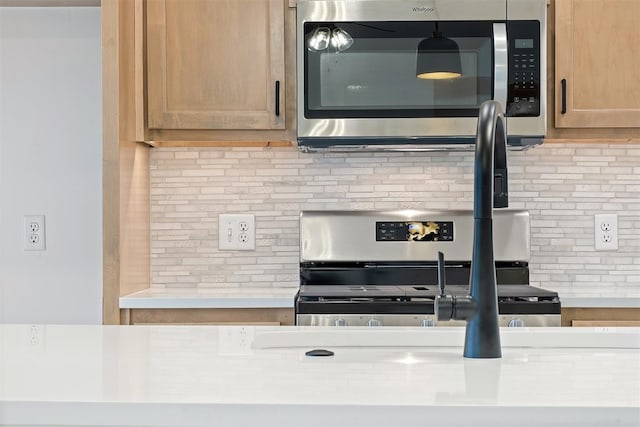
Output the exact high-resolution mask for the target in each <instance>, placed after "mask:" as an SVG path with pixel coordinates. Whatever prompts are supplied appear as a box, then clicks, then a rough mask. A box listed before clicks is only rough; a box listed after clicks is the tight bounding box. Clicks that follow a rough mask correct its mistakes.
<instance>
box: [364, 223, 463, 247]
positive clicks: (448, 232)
mask: <svg viewBox="0 0 640 427" xmlns="http://www.w3.org/2000/svg"><path fill="white" fill-rule="evenodd" d="M376 241H377V242H453V221H404V222H376Z"/></svg>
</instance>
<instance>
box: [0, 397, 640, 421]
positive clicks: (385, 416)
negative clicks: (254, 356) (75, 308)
mask: <svg viewBox="0 0 640 427" xmlns="http://www.w3.org/2000/svg"><path fill="white" fill-rule="evenodd" d="M461 407H463V408H464V411H461V410H460V409H461ZM248 409H251V410H248ZM0 410H1V411H2V413H3V419H2V420H1V421H0V425H12V424H24V423H27V424H34V425H43V424H46V423H52V422H53V423H63V424H65V425H68V426H80V425H87V424H91V423H94V422H100V423H101V424H104V423H107V424H108V425H142V424H144V425H149V426H154V425H156V426H163V427H174V426H175V427H178V426H180V427H182V426H184V425H185V423H188V424H189V425H190V426H192V427H200V426H202V427H204V426H210V425H211V424H210V423H211V420H212V419H216V420H218V421H217V422H216V425H217V426H219V427H226V426H234V427H243V426H247V427H248V426H251V427H253V426H255V425H259V423H260V422H261V421H264V420H265V419H268V420H269V424H270V425H279V426H282V427H289V426H291V427H293V426H299V425H300V420H301V419H307V421H306V425H307V426H308V427H320V426H326V425H332V426H334V427H342V426H352V425H367V426H370V427H382V426H387V425H402V426H405V427H418V426H423V425H424V422H425V420H429V421H430V422H437V423H443V424H441V425H447V426H451V427H463V426H464V427H467V426H468V425H469V419H473V420H475V421H476V422H480V423H490V424H491V425H494V426H496V427H507V426H511V425H513V419H514V417H516V418H517V419H518V420H519V424H518V425H519V426H521V427H534V426H539V425H550V424H553V425H574V424H575V423H576V421H580V425H581V427H599V426H602V425H610V424H608V423H612V422H614V421H615V424H616V425H617V426H620V427H632V426H633V427H635V426H636V425H637V422H638V419H639V417H640V410H639V409H638V408H630V407H624V406H621V407H611V406H600V407H593V406H590V407H575V406H560V405H559V406H536V405H532V406H493V405H491V403H490V402H487V405H481V406H478V405H425V406H415V405H397V404H394V405H385V406H380V405H377V406H372V405H365V404H352V405H335V404H318V405H315V404H302V403H301V404H299V405H292V404H277V403H276V404H270V403H246V404H238V403H207V402H181V403H176V402H69V401H64V402H28V401H25V402H1V401H0ZM187 414H188V416H186V415H187ZM565 423H566V424H565Z"/></svg>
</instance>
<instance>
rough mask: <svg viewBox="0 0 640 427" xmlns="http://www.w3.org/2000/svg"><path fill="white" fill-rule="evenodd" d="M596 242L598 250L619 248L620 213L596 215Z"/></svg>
mask: <svg viewBox="0 0 640 427" xmlns="http://www.w3.org/2000/svg"><path fill="white" fill-rule="evenodd" d="M593 231H594V234H593V235H594V240H595V241H594V243H595V248H596V250H597V251H615V250H616V249H618V215H617V214H600V215H596V216H595V221H594V224H593Z"/></svg>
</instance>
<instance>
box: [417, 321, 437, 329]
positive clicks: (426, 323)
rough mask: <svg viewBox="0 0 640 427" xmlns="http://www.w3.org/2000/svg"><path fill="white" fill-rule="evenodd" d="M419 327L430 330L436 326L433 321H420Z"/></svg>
mask: <svg viewBox="0 0 640 427" xmlns="http://www.w3.org/2000/svg"><path fill="white" fill-rule="evenodd" d="M420 326H422V327H424V328H432V327H434V326H436V322H434V321H433V319H422V320H421V321H420Z"/></svg>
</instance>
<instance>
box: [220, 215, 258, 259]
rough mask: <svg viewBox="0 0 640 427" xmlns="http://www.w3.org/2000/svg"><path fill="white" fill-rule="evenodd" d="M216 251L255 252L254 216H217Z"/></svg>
mask: <svg viewBox="0 0 640 427" xmlns="http://www.w3.org/2000/svg"><path fill="white" fill-rule="evenodd" d="M218 249H219V250H221V251H253V250H255V249H256V219H255V215H253V214H220V215H219V216H218Z"/></svg>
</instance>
